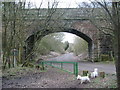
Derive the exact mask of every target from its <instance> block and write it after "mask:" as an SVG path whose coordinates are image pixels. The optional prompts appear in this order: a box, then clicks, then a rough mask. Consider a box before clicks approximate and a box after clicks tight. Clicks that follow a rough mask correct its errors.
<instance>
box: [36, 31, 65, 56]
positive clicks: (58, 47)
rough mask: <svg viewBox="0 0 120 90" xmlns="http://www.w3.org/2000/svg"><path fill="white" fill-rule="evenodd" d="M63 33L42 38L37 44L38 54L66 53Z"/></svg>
mask: <svg viewBox="0 0 120 90" xmlns="http://www.w3.org/2000/svg"><path fill="white" fill-rule="evenodd" d="M63 39H64V34H63V33H52V34H49V35H47V36H45V37H43V38H42V40H39V41H38V42H37V43H36V44H35V48H36V47H38V49H37V50H36V51H35V52H36V54H48V53H49V52H50V51H55V52H58V53H64V52H65V51H64V43H63V42H62V40H63Z"/></svg>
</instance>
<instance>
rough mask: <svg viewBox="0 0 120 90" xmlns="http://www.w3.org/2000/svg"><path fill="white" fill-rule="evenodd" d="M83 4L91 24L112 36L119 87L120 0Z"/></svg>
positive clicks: (102, 0) (97, 0) (119, 84)
mask: <svg viewBox="0 0 120 90" xmlns="http://www.w3.org/2000/svg"><path fill="white" fill-rule="evenodd" d="M90 1H91V0H90ZM83 5H84V6H86V7H87V8H86V10H85V12H86V13H87V15H88V16H89V20H90V21H91V22H92V23H93V25H95V26H96V27H97V29H98V30H99V31H100V32H103V33H104V34H109V35H110V36H111V37H112V38H113V42H114V45H113V48H114V58H115V61H116V72H117V85H118V88H120V60H119V59H120V35H119V34H120V31H119V28H120V1H118V2H117V1H116V2H114V1H111V2H110V1H109V2H108V1H107V0H101V1H99V0H95V2H92V1H91V3H90V4H87V3H83ZM79 6H80V5H79ZM80 7H81V6H80Z"/></svg>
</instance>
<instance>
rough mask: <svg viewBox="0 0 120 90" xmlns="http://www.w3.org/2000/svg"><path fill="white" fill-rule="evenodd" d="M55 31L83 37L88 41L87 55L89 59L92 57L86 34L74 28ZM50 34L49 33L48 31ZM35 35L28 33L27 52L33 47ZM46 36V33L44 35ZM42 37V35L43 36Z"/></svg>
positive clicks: (89, 42) (90, 44)
mask: <svg viewBox="0 0 120 90" xmlns="http://www.w3.org/2000/svg"><path fill="white" fill-rule="evenodd" d="M56 32H68V33H72V34H75V35H77V36H79V37H81V38H83V39H84V40H85V41H87V42H88V55H89V59H91V57H92V39H91V38H90V37H89V36H87V35H86V34H84V33H82V32H80V31H78V30H75V29H64V30H63V31H56ZM51 33H55V32H51ZM48 34H50V33H48ZM34 36H35V35H34V34H33V35H30V36H29V37H28V38H27V39H26V41H25V42H27V49H28V50H27V52H28V53H29V52H30V51H31V49H33V47H34V40H35V37H34ZM45 36H46V35H45ZM43 37H44V36H43Z"/></svg>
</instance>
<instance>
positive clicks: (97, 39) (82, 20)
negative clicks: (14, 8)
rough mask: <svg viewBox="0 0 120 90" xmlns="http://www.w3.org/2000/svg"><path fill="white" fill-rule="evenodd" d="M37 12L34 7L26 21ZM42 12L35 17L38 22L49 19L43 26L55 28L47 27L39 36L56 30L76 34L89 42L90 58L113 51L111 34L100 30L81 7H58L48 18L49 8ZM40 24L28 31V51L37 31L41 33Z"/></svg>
mask: <svg viewBox="0 0 120 90" xmlns="http://www.w3.org/2000/svg"><path fill="white" fill-rule="evenodd" d="M53 11H54V10H53ZM36 12H37V10H36V9H32V10H31V12H30V13H29V14H27V16H28V18H27V19H26V21H29V22H30V20H31V21H32V18H31V17H32V16H33V15H36V14H37V13H36ZM40 12H41V14H40V15H39V17H37V18H36V19H35V20H36V23H41V22H42V23H43V22H44V23H45V20H48V22H50V23H49V24H47V26H44V25H43V26H44V27H52V29H53V30H49V28H47V29H46V31H45V32H43V34H41V35H40V36H39V34H38V35H37V36H38V37H40V38H41V37H44V36H45V35H47V34H50V33H54V32H68V33H72V34H75V35H77V36H79V37H81V38H83V39H84V40H85V41H87V42H88V54H89V59H90V60H95V59H97V58H99V57H100V55H101V54H107V55H109V54H110V52H111V51H112V47H111V43H110V41H111V38H110V36H109V35H105V34H103V33H102V32H100V31H99V30H98V29H97V28H96V27H95V26H94V25H93V24H92V23H91V22H90V20H89V19H88V18H87V14H85V13H83V12H82V11H80V10H79V9H75V8H58V9H56V10H55V13H54V14H53V15H52V16H51V19H47V18H48V16H49V14H50V13H48V10H47V9H40ZM58 17H59V18H58ZM49 20H51V21H49ZM53 21H54V22H53ZM40 25H41V24H40ZM40 25H38V26H37V29H31V28H29V29H30V33H28V35H27V38H26V49H27V53H29V52H30V51H31V49H32V48H33V46H34V41H35V38H36V33H39V32H40V31H41V30H42V29H41V28H42V27H41V26H40ZM50 29H51V28H50ZM44 33H45V34H44Z"/></svg>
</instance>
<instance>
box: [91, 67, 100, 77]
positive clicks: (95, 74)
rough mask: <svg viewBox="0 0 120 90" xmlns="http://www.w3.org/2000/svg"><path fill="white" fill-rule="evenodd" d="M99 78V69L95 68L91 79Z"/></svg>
mask: <svg viewBox="0 0 120 90" xmlns="http://www.w3.org/2000/svg"><path fill="white" fill-rule="evenodd" d="M97 76H98V69H97V68H94V72H92V73H91V75H90V77H91V78H96V77H97Z"/></svg>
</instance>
